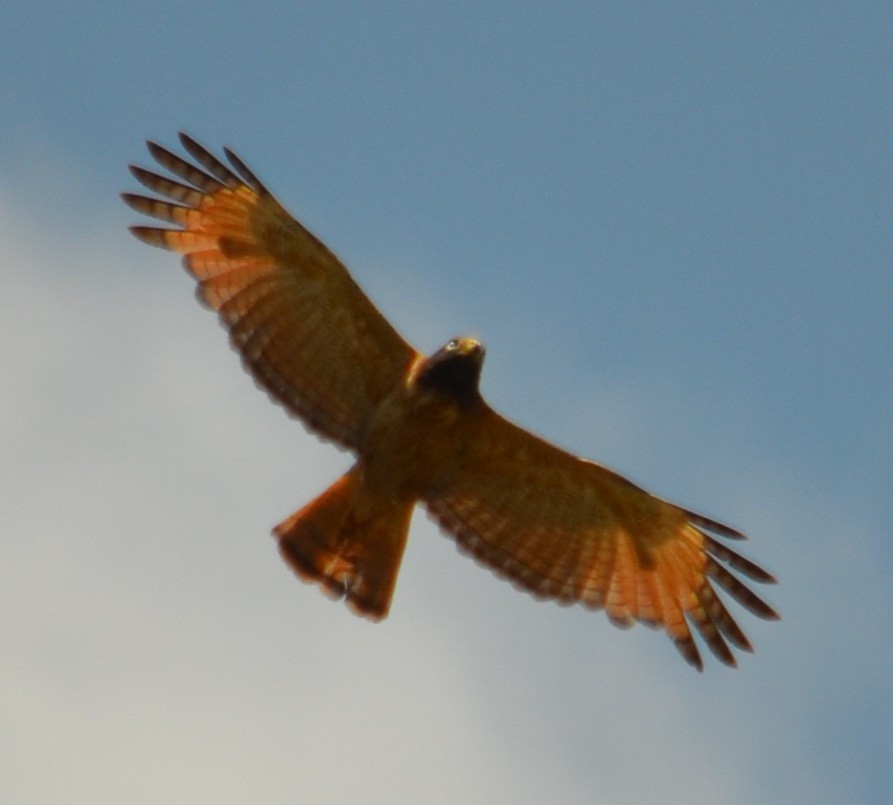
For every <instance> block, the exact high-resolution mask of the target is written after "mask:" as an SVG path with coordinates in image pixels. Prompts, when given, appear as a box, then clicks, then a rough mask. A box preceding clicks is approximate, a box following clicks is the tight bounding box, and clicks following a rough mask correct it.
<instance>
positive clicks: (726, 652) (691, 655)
mask: <svg viewBox="0 0 893 805" xmlns="http://www.w3.org/2000/svg"><path fill="white" fill-rule="evenodd" d="M467 425H468V428H469V430H468V432H467V433H466V434H465V435H466V437H467V442H466V443H467V448H466V449H465V451H464V452H463V453H462V458H461V459H460V460H459V461H458V462H457V463H456V464H455V465H454V466H453V468H452V469H451V471H450V472H449V473H447V474H446V476H445V477H444V478H443V479H442V480H441V481H440V482H439V483H438V484H437V486H436V487H435V488H433V489H432V490H431V491H430V492H429V494H428V495H427V496H426V497H425V505H426V507H427V509H428V511H429V513H430V514H431V515H432V516H433V518H434V519H435V520H437V521H438V522H439V524H440V525H441V526H442V527H443V528H444V529H445V530H446V531H447V532H448V533H450V534H451V535H453V536H455V538H456V540H457V541H458V543H459V545H460V547H462V548H464V549H466V550H468V551H470V552H471V553H472V554H473V555H474V556H475V557H476V558H477V559H478V560H480V561H481V562H482V563H483V564H485V565H487V566H488V567H490V568H491V569H492V570H493V571H494V572H495V573H496V574H498V575H500V576H504V577H506V578H508V579H509V580H511V581H512V582H513V583H514V584H516V585H517V586H518V587H521V588H523V589H525V590H527V591H529V592H531V593H533V594H534V595H535V596H541V597H543V598H551V599H555V600H557V601H559V602H561V603H565V604H571V603H576V602H579V603H582V604H584V605H585V606H589V607H593V608H604V609H605V611H606V613H607V615H608V617H609V618H610V619H611V620H612V621H613V622H614V623H615V624H617V625H619V626H629V625H631V624H632V622H633V621H634V620H637V621H641V622H643V623H646V624H648V625H651V626H654V627H663V628H664V629H665V630H666V632H667V633H668V634H669V636H670V638H671V639H672V640H673V642H674V643H675V644H676V647H677V648H678V649H679V651H680V652H681V653H682V655H683V656H684V657H685V659H686V660H687V661H688V662H689V663H691V664H692V665H694V666H695V667H696V668H698V669H699V670H700V669H701V668H702V661H701V656H700V653H699V651H698V648H697V646H696V645H695V642H694V639H693V638H692V633H691V630H690V628H689V622H691V623H692V624H693V625H694V627H695V628H696V629H697V631H698V632H699V633H700V635H701V637H702V638H703V639H704V641H705V642H706V644H707V645H708V646H709V648H710V649H711V650H712V651H713V653H714V654H715V655H716V656H717V657H718V658H719V659H720V660H721V661H722V662H724V663H726V664H728V665H735V658H734V656H733V654H732V651H731V649H730V647H729V643H731V644H732V645H734V646H736V647H737V648H739V649H743V650H746V651H752V648H751V645H750V643H749V642H748V640H747V637H745V635H744V633H743V632H742V631H741V629H740V627H739V626H738V625H737V623H735V621H734V619H733V618H732V616H731V614H730V613H729V611H728V610H727V609H726V607H725V605H724V604H723V602H722V600H721V599H720V598H719V596H718V595H717V593H716V590H715V589H714V586H713V585H714V583H715V584H716V585H717V586H718V587H720V588H721V589H723V590H724V591H725V592H726V593H728V594H729V595H730V596H731V597H732V598H734V599H735V600H736V601H738V603H740V604H741V605H743V606H744V607H745V608H746V609H748V610H750V611H751V612H753V613H754V614H755V615H758V616H759V617H761V618H767V619H775V618H777V617H778V616H777V615H776V613H775V612H774V611H773V610H772V609H771V608H770V607H769V606H768V605H767V604H766V603H764V602H763V601H762V600H761V599H760V598H759V597H757V596H756V595H755V594H754V593H753V592H752V591H751V590H749V589H748V588H747V587H746V586H745V585H744V584H743V583H742V582H741V581H740V580H739V578H738V577H737V576H735V575H733V573H732V572H730V570H729V568H732V569H734V570H737V571H739V572H740V573H742V574H744V575H745V576H748V577H750V578H751V579H754V580H755V581H759V582H774V579H773V578H772V576H770V575H769V574H768V573H767V572H766V571H764V570H762V569H761V568H759V567H757V566H756V565H755V564H753V563H752V562H750V561H748V560H747V559H745V558H744V557H742V556H739V555H738V554H737V553H735V552H734V551H732V550H730V549H729V548H728V547H726V545H724V544H723V543H721V542H720V541H718V539H717V538H716V537H720V538H723V537H724V538H732V539H742V538H743V535H742V534H740V533H738V532H737V531H735V530H733V529H731V528H729V527H727V526H724V525H721V524H720V523H717V522H714V521H713V520H709V519H707V518H706V517H701V516H700V515H697V514H694V513H692V512H689V511H686V510H684V509H681V508H679V507H678V506H674V505H673V504H671V503H667V502H666V501H663V500H660V499H659V498H656V497H654V496H653V495H650V494H649V493H648V492H646V491H644V490H643V489H640V488H639V487H638V486H636V485H635V484H633V483H631V482H629V481H627V480H626V479H625V478H622V477H621V476H619V475H617V474H616V473H613V472H611V471H610V470H607V469H605V468H604V467H600V466H599V465H597V464H593V463H592V462H589V461H585V460H583V459H580V458H576V457H574V456H572V455H570V454H569V453H565V452H564V451H563V450H560V449H558V448H557V447H554V446H553V445H550V444H548V443H547V442H544V441H542V440H541V439H538V438H537V437H535V436H534V435H533V434H531V433H529V432H527V431H525V430H523V429H522V428H519V427H518V426H516V425H513V424H512V423H511V422H508V421H507V420H505V419H503V418H502V417H501V416H499V415H498V414H496V413H495V412H494V411H492V410H491V409H490V408H488V407H487V406H486V405H482V406H481V407H480V410H478V411H476V412H475V413H473V414H472V415H470V416H469V417H468V419H467ZM708 532H712V533H713V534H715V535H716V537H712V536H710V535H709V534H708Z"/></svg>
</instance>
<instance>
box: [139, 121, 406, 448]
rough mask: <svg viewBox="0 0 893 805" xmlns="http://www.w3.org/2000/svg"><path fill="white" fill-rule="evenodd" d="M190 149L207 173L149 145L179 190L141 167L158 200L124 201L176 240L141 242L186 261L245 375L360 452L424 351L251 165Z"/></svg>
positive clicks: (193, 145)
mask: <svg viewBox="0 0 893 805" xmlns="http://www.w3.org/2000/svg"><path fill="white" fill-rule="evenodd" d="M180 141H181V143H182V144H183V147H184V148H185V149H186V151H187V152H188V153H189V154H190V156H192V158H193V159H194V160H195V161H196V162H197V163H198V166H196V165H194V164H191V163H190V162H187V161H186V160H184V159H182V158H180V157H179V156H177V155H175V154H173V153H172V152H170V151H168V150H167V149H165V148H163V147H161V146H160V145H157V144H156V143H152V142H149V143H147V145H148V148H149V152H150V153H151V155H152V156H153V157H154V158H155V160H156V161H157V162H158V163H159V164H160V165H161V166H163V167H164V168H166V169H167V171H169V172H170V173H171V174H172V175H173V176H174V177H176V178H169V177H167V176H162V175H160V174H158V173H154V172H152V171H149V170H146V169H145V168H141V167H138V166H131V172H132V173H133V175H134V176H135V177H136V178H137V180H139V182H141V183H142V184H143V185H145V186H146V187H147V188H149V189H150V190H151V191H153V192H154V193H157V194H158V196H159V197H160V198H150V197H148V196H142V195H137V194H133V193H125V194H123V196H122V197H123V199H124V201H126V202H127V204H129V205H130V206H131V207H133V208H134V209H136V210H138V211H139V212H142V213H145V214H146V215H150V216H153V217H155V218H158V219H161V220H162V221H165V222H167V223H169V224H173V225H174V226H175V228H161V227H151V226H134V227H131V232H133V234H134V235H136V237H138V238H139V239H140V240H142V241H145V242H146V243H149V244H151V245H154V246H160V247H162V248H165V249H170V250H171V251H175V252H179V253H181V254H183V255H184V258H183V263H184V265H185V267H186V269H187V271H189V273H190V274H192V276H193V277H195V279H196V280H197V281H198V289H197V294H198V296H199V299H200V300H201V301H202V302H204V303H205V304H206V305H207V306H208V307H210V308H212V309H213V310H215V311H217V313H218V315H219V317H220V320H221V321H222V322H223V324H224V326H225V327H226V328H227V330H228V331H229V334H230V338H231V341H232V343H233V345H234V346H235V348H236V349H237V350H238V351H239V352H240V353H241V356H242V360H243V363H244V365H245V367H246V368H247V369H248V371H249V372H250V373H251V374H252V375H253V376H254V378H255V380H256V381H257V382H258V384H259V385H260V386H261V387H263V388H264V389H265V390H266V391H267V392H268V393H269V394H270V396H271V397H272V398H273V399H274V400H276V401H277V402H279V403H281V404H282V405H283V406H284V407H285V408H286V409H287V410H288V411H289V412H291V413H292V414H295V415H297V416H298V417H300V418H301V419H303V420H304V422H305V423H306V424H307V425H308V426H309V427H310V428H312V429H313V430H315V431H316V432H318V433H319V434H320V435H322V436H324V437H327V438H329V439H331V440H333V441H335V442H337V443H339V444H340V445H342V446H345V447H348V448H356V447H357V446H358V441H359V438H360V434H361V433H362V430H363V428H364V425H365V423H366V421H367V418H368V416H369V415H370V413H371V412H372V411H373V410H374V409H375V407H376V405H377V404H378V402H380V401H381V400H382V399H383V398H384V397H385V396H386V395H387V393H388V392H389V391H390V390H391V389H393V388H394V386H395V384H396V383H397V382H398V381H399V379H400V378H401V377H402V376H403V375H404V374H405V372H406V371H407V369H408V367H409V365H410V364H411V363H412V362H413V361H414V360H415V359H416V356H417V353H416V351H415V350H414V349H413V348H412V347H411V346H410V345H409V344H407V343H406V341H404V340H403V338H402V337H401V336H400V335H399V334H398V333H397V331H396V330H395V329H394V328H393V327H392V326H391V325H390V324H389V323H388V321H387V320H386V319H385V318H384V316H382V315H381V313H380V312H379V311H378V310H377V309H376V308H375V306H374V305H373V304H372V302H371V301H370V300H369V298H368V297H367V296H366V295H365V294H364V293H363V291H362V290H361V289H360V287H359V286H358V285H357V284H356V282H354V280H353V279H352V278H351V276H350V274H349V273H348V271H347V269H346V268H345V267H344V265H343V264H342V263H341V262H340V261H339V260H338V258H337V257H335V255H334V254H332V253H331V252H330V251H329V250H328V249H327V248H326V246H325V245H324V244H323V243H321V242H320V241H319V240H318V239H317V238H316V237H314V236H313V235H312V234H311V233H310V232H308V231H307V230H306V229H305V228H304V227H303V226H302V225H301V224H300V223H299V222H298V221H296V220H295V219H294V218H293V217H292V216H291V215H290V214H289V213H288V211H287V210H285V208H284V207H283V206H282V205H281V204H280V203H279V202H278V201H276V199H275V198H274V197H273V196H272V195H271V194H270V192H269V191H268V190H267V189H266V187H264V185H263V184H262V183H261V182H260V181H259V180H258V179H257V177H255V175H254V174H253V173H252V172H251V171H250V170H249V169H248V168H247V167H246V166H245V164H244V163H243V162H242V160H240V159H239V158H238V157H237V156H236V155H235V154H233V153H232V152H231V151H230V150H229V149H224V151H225V154H226V157H227V159H228V160H229V162H230V166H231V167H228V166H227V165H224V164H223V162H221V161H220V160H218V159H217V158H216V157H215V156H213V155H212V154H211V153H210V152H208V151H207V150H205V149H204V148H203V147H202V146H200V145H199V144H198V143H197V142H195V140H193V139H192V138H191V137H189V136H188V135H186V134H183V133H181V134H180Z"/></svg>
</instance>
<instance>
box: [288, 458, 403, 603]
mask: <svg viewBox="0 0 893 805" xmlns="http://www.w3.org/2000/svg"><path fill="white" fill-rule="evenodd" d="M413 505H414V502H413V501H407V502H405V503H399V504H394V503H393V502H392V501H390V500H384V501H381V503H380V504H379V502H378V501H377V500H375V499H373V498H371V496H369V495H366V494H363V489H362V479H361V475H360V472H359V471H358V470H357V469H353V470H351V471H350V472H348V473H347V474H346V475H343V476H342V477H341V478H340V479H338V481H336V482H335V483H334V484H332V486H330V487H329V488H328V489H327V490H326V491H325V492H323V493H322V494H321V495H320V496H319V497H318V498H316V499H315V500H313V501H311V502H310V503H308V504H307V505H306V506H305V507H304V508H303V509H301V510H300V511H297V512H295V513H294V514H293V515H292V516H291V517H289V518H288V519H287V520H283V521H282V522H281V523H280V524H279V525H277V526H276V527H275V528H274V529H273V535H274V536H275V537H276V538H277V539H278V540H279V550H280V552H281V553H282V556H283V558H284V559H285V561H286V562H288V564H289V565H291V567H292V569H293V570H294V571H295V573H297V574H298V576H299V577H300V578H301V579H303V580H304V581H308V582H313V583H315V584H319V585H320V587H321V588H322V590H323V592H325V593H326V594H327V595H329V596H330V597H332V598H334V599H340V598H344V599H345V603H346V604H347V605H348V606H349V607H350V608H351V609H352V610H353V611H354V612H356V613H357V614H358V615H363V616H365V617H367V618H371V619H372V620H381V619H382V618H384V617H385V616H386V615H387V614H388V609H389V608H390V606H391V597H392V596H393V594H394V586H395V585H396V583H397V573H398V571H399V570H400V561H401V559H402V558H403V549H404V547H405V546H406V536H407V533H408V532H409V520H410V518H411V516H412V509H413Z"/></svg>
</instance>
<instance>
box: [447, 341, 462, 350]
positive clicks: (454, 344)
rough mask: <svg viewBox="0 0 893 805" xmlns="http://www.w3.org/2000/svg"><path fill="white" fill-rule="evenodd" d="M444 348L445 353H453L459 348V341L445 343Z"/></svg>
mask: <svg viewBox="0 0 893 805" xmlns="http://www.w3.org/2000/svg"><path fill="white" fill-rule="evenodd" d="M446 348H447V352H455V351H456V350H457V349H458V348H459V339H458V338H453V339H452V340H451V341H450V342H449V343H447V345H446Z"/></svg>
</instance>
